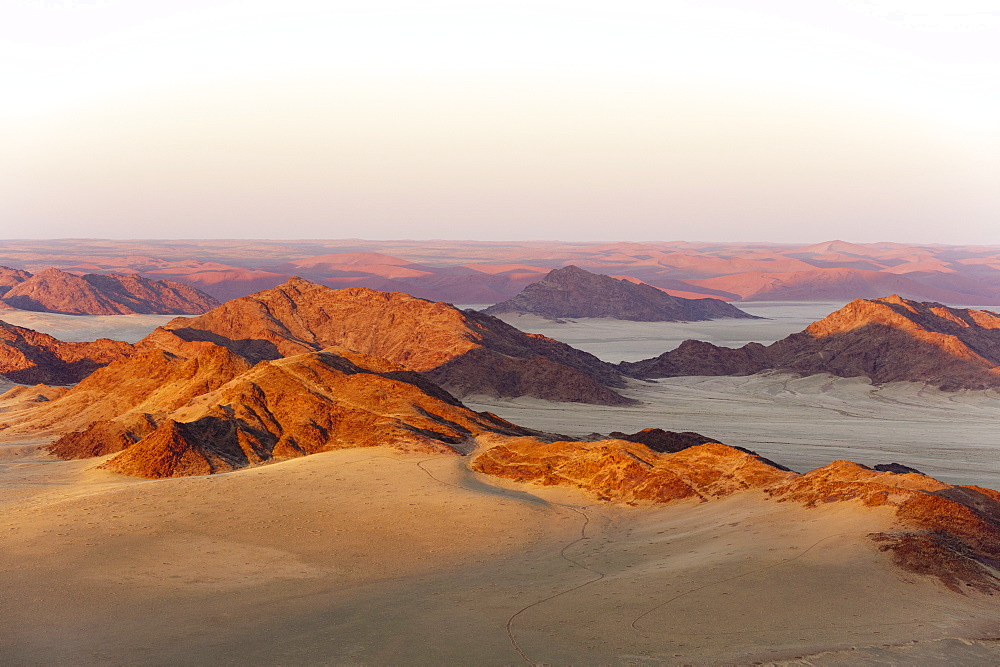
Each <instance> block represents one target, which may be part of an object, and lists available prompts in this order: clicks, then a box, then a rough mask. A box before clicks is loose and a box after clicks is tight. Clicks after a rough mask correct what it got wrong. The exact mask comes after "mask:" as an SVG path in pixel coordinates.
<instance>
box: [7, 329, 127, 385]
mask: <svg viewBox="0 0 1000 667" xmlns="http://www.w3.org/2000/svg"><path fill="white" fill-rule="evenodd" d="M133 353H134V350H133V346H132V345H129V344H128V343H123V342H121V341H117V340H109V339H107V338H101V339H99V340H96V341H93V342H90V343H67V342H64V341H61V340H58V339H56V338H53V337H52V336H50V335H48V334H44V333H41V332H38V331H35V330H33V329H26V328H24V327H18V326H14V325H13V324H7V323H6V322H0V376H3V377H6V378H7V379H8V380H11V381H12V382H17V383H20V384H38V383H41V384H70V383H73V382H78V381H80V380H81V379H82V378H84V377H86V376H87V375H88V374H90V373H91V372H92V371H94V370H95V369H97V368H100V367H101V366H104V365H106V364H108V363H110V362H112V361H114V360H116V359H121V358H122V357H125V356H128V355H130V354H133Z"/></svg>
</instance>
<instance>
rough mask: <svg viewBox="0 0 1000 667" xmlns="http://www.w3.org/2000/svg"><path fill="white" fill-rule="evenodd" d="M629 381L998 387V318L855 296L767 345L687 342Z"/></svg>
mask: <svg viewBox="0 0 1000 667" xmlns="http://www.w3.org/2000/svg"><path fill="white" fill-rule="evenodd" d="M621 368H622V369H623V370H624V372H626V373H628V374H629V375H633V376H635V377H644V378H650V377H671V376H677V375H749V374H752V373H757V372H759V371H762V370H766V369H776V370H782V371H793V372H800V373H831V374H833V375H839V376H842V377H854V376H865V377H868V378H871V379H872V381H874V382H877V383H884V382H900V381H910V382H926V383H928V384H931V385H934V386H937V387H940V388H941V389H945V390H958V389H985V388H989V387H998V386H1000V315H998V314H997V313H994V312H991V311H987V310H974V309H963V308H949V307H947V306H942V305H941V304H938V303H922V302H917V301H909V300H907V299H903V298H901V297H899V296H897V295H893V296H890V297H885V298H882V299H872V300H867V299H856V300H855V301H852V302H851V303H849V304H847V305H846V306H844V307H843V308H841V309H840V310H838V311H836V312H834V313H832V314H830V315H828V316H827V317H826V318H824V319H822V320H820V321H818V322H814V323H813V324H811V325H809V326H808V327H807V328H806V329H805V331H802V332H800V333H797V334H792V335H791V336H788V337H787V338H784V339H782V340H780V341H777V342H776V343H773V344H771V345H769V346H766V347H765V346H763V345H760V344H758V343H749V344H747V345H745V346H743V347H741V348H737V349H732V348H726V347H718V346H715V345H712V344H710V343H704V342H700V341H686V342H685V343H683V344H681V346H680V347H678V348H677V349H676V350H672V351H670V352H666V353H664V354H662V355H660V356H659V357H654V358H652V359H645V360H643V361H638V362H634V363H623V364H621Z"/></svg>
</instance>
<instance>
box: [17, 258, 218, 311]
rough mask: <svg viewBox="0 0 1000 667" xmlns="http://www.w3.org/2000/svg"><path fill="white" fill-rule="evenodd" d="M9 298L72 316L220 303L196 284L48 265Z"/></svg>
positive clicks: (182, 308) (22, 305) (26, 306)
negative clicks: (76, 271) (72, 270)
mask: <svg viewBox="0 0 1000 667" xmlns="http://www.w3.org/2000/svg"><path fill="white" fill-rule="evenodd" d="M3 300H4V302H5V303H6V304H7V305H9V306H12V307H14V308H20V309H21V310H34V311H41V312H48V313H66V314H70V315H132V314H137V313H142V314H147V315H151V314H158V315H181V314H188V315H192V314H197V313H204V312H205V311H207V310H209V309H211V308H214V307H215V306H217V305H218V304H219V302H218V301H216V300H215V299H214V298H212V297H210V296H209V295H207V294H205V293H204V292H200V291H198V290H196V289H195V288H193V287H191V286H190V285H185V284H183V283H178V282H175V281H173V280H158V281H153V280H148V279H146V278H143V277H141V276H138V275H136V274H129V275H120V274H107V275H102V274H96V273H88V274H84V275H82V276H77V275H74V274H72V273H67V272H65V271H60V270H58V269H46V270H44V271H42V272H41V273H37V274H35V275H33V276H31V277H29V278H27V279H25V280H23V281H20V282H18V283H17V284H15V285H13V286H12V287H11V288H10V289H9V290H8V291H7V292H6V293H5V294H4V295H3Z"/></svg>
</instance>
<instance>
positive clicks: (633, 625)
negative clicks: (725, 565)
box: [629, 533, 848, 632]
mask: <svg viewBox="0 0 1000 667" xmlns="http://www.w3.org/2000/svg"><path fill="white" fill-rule="evenodd" d="M847 534H848V533H838V534H837V535H827V536H826V537H824V538H821V539H819V540H817V541H816V542H814V543H813V544H811V545H810V546H809V547H807V548H805V549H803V550H802V551H800V552H799V553H797V554H796V555H794V556H792V557H791V558H786V559H784V560H781V561H779V562H777V563H773V564H771V565H765V566H764V567H759V568H757V569H755V570H748V571H747V572H741V573H739V574H736V575H733V576H731V577H726V578H725V579H719V580H718V581H713V582H710V583H707V584H705V585H703V586H698V587H697V588H692V589H690V590H687V591H684V592H683V593H678V594H677V595H675V596H673V597H672V598H669V599H667V600H664V601H663V602H661V603H660V604H658V605H656V606H655V607H651V608H650V609H647V610H646V611H644V612H642V613H641V614H639V615H638V616H636V617H635V619H634V620H633V621H632V622H631V623H629V627H630V628H632V629H633V630H635V631H637V632H642V628H640V627H639V626H638V625H637V623H638V622H639V621H641V620H642V619H643V618H645V617H646V616H648V615H649V614H652V613H653V612H654V611H656V610H657V609H662V608H663V607H666V606H667V605H668V604H670V603H671V602H674V601H675V600H679V599H680V598H682V597H685V596H687V595H691V594H692V593H697V592H698V591H703V590H705V589H706V588H711V587H712V586H718V585H719V584H724V583H726V582H727V581H733V580H734V579H741V578H743V577H748V576H750V575H751V574H756V573H758V572H764V571H765V570H771V569H774V568H776V567H781V566H782V565H786V564H788V563H791V562H792V561H793V560H797V559H799V558H802V557H803V556H805V555H806V554H807V553H809V552H810V551H811V550H812V549H813V548H815V547H817V546H819V545H820V544H822V543H823V542H826V541H827V540H832V539H833V538H835V537H842V536H844V535H847Z"/></svg>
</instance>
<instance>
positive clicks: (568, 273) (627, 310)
mask: <svg viewBox="0 0 1000 667" xmlns="http://www.w3.org/2000/svg"><path fill="white" fill-rule="evenodd" d="M483 312H484V313H487V314H489V315H501V314H504V313H525V314H531V315H539V316H541V317H548V318H553V319H559V318H564V317H610V318H613V319H618V320H633V321H637V322H694V321H699V320H713V319H717V318H721V317H741V318H751V317H753V316H752V315H749V314H748V313H744V312H743V311H742V310H740V309H739V308H736V307H735V306H731V305H729V304H728V303H725V302H724V301H720V300H718V299H684V298H680V297H676V296H671V295H670V294H667V293H666V292H664V291H662V290H659V289H657V288H655V287H651V286H650V285H646V284H645V283H636V282H633V281H630V280H619V279H617V278H612V277H611V276H606V275H600V274H597V273H591V272H590V271H585V270H583V269H581V268H579V267H577V266H572V265H570V266H566V267H564V268H561V269H555V270H553V271H551V272H550V273H549V274H548V275H547V276H545V277H544V278H542V279H541V280H539V281H538V282H536V283H532V284H530V285H528V286H527V287H525V288H524V290H522V291H521V293H520V294H518V295H517V296H515V297H514V298H512V299H509V300H507V301H503V302H501V303H498V304H496V305H493V306H490V307H489V308H487V309H486V310H484V311H483Z"/></svg>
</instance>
